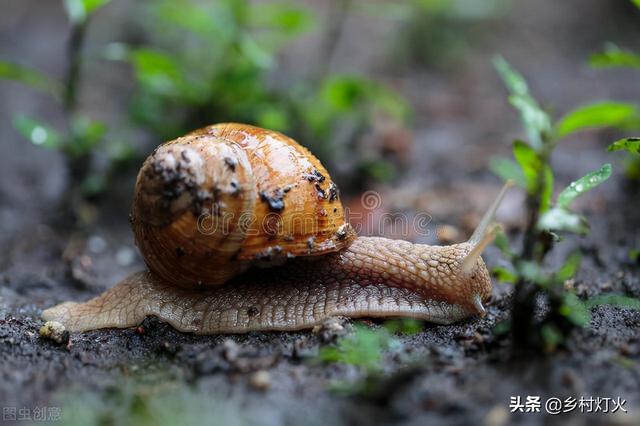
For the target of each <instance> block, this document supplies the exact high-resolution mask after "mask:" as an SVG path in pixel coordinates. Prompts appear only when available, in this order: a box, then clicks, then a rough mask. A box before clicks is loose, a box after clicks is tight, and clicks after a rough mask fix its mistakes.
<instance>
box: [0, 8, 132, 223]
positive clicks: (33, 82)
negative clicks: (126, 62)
mask: <svg viewBox="0 0 640 426" xmlns="http://www.w3.org/2000/svg"><path fill="white" fill-rule="evenodd" d="M109 1H110V0H65V1H64V7H65V10H66V12H67V16H68V18H69V21H70V22H71V24H72V25H71V28H72V30H71V37H70V42H69V45H68V57H69V64H68V69H67V74H66V76H65V78H64V79H63V80H62V81H57V80H55V79H53V78H51V77H49V76H47V75H45V74H43V73H41V72H39V71H37V70H33V69H30V68H28V67H25V66H22V65H19V64H15V63H12V62H7V61H0V78H2V79H6V80H13V81H16V82H19V83H21V84H23V85H25V86H27V87H30V88H32V89H35V90H37V91H39V92H41V93H42V94H44V95H46V96H48V97H50V98H51V99H52V100H53V101H54V102H55V103H56V104H57V105H58V106H59V108H60V109H61V110H63V111H64V113H65V121H66V122H65V123H64V124H63V126H62V128H61V129H56V128H54V126H53V125H51V124H49V123H46V122H44V121H43V120H41V119H39V118H35V117H27V116H25V115H17V116H16V117H15V118H14V125H15V127H16V129H17V130H18V131H19V132H20V134H21V135H22V136H23V137H24V138H25V139H26V140H28V141H30V142H31V143H33V144H34V145H37V146H41V147H43V148H47V149H52V150H56V151H59V152H61V153H62V154H63V155H64V157H65V159H66V162H67V167H68V169H69V170H68V172H69V180H70V183H69V188H68V190H67V195H66V196H65V197H64V199H63V200H62V203H61V204H62V205H63V206H64V209H63V210H65V212H66V211H67V210H71V211H70V212H68V213H69V214H71V215H72V216H75V217H76V219H81V216H82V212H81V210H82V207H81V204H82V202H81V199H82V198H83V197H90V196H92V195H95V194H97V193H99V192H101V191H102V190H103V189H104V187H105V185H106V180H107V174H108V173H109V170H108V169H107V170H101V171H100V172H98V171H93V170H92V169H91V165H90V163H91V160H92V154H93V153H94V152H97V151H99V152H100V153H101V154H102V155H103V156H105V157H106V158H108V160H109V162H110V164H111V165H113V166H117V165H119V164H121V163H123V162H126V161H128V160H129V159H131V158H132V156H133V151H132V149H131V147H130V146H128V145H127V144H125V143H123V142H118V141H115V140H111V139H110V138H109V137H108V135H107V126H106V124H105V123H103V122H101V121H97V120H94V119H92V118H90V117H88V116H87V115H86V114H85V113H84V112H82V111H79V110H77V108H76V104H77V86H79V84H80V79H81V74H80V72H79V69H80V68H79V67H80V64H81V61H82V46H83V38H84V31H85V28H86V25H87V22H88V20H89V18H90V17H91V15H92V14H93V13H95V12H96V11H97V10H98V9H99V8H100V7H102V6H104V5H106V4H107V3H109Z"/></svg>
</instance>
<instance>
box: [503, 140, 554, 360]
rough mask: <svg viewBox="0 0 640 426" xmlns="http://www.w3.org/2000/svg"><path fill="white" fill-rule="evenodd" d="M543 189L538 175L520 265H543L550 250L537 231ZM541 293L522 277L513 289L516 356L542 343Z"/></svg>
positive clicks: (545, 157) (544, 152)
mask: <svg viewBox="0 0 640 426" xmlns="http://www.w3.org/2000/svg"><path fill="white" fill-rule="evenodd" d="M553 146H554V145H553V144H552V143H550V142H547V143H545V145H544V146H543V148H542V149H541V153H540V162H541V163H542V169H544V168H545V167H546V166H547V165H548V164H549V160H550V153H551V150H552V149H553ZM544 186H545V174H544V173H543V172H540V173H538V176H537V182H536V188H535V191H534V193H531V194H529V195H528V196H527V201H526V205H527V226H526V229H525V233H524V239H523V243H522V253H521V256H520V259H521V260H522V261H526V262H529V261H534V262H536V263H538V264H540V263H542V260H543V259H544V257H545V255H546V254H547V252H548V251H549V250H550V249H551V244H550V239H548V238H545V237H546V236H545V235H543V232H541V231H539V230H538V221H539V219H540V207H541V205H542V194H543V191H544V189H543V188H544ZM540 292H541V288H540V286H538V285H537V284H536V283H534V282H531V281H529V280H527V279H525V278H523V277H520V278H519V279H518V281H517V282H516V285H515V290H514V296H513V303H512V306H511V333H512V338H513V345H514V349H515V352H518V351H523V352H526V350H527V349H529V348H532V347H537V346H539V345H540V344H541V343H542V342H541V339H540V338H539V333H538V332H537V329H536V324H535V307H536V299H537V298H538V295H539V294H540Z"/></svg>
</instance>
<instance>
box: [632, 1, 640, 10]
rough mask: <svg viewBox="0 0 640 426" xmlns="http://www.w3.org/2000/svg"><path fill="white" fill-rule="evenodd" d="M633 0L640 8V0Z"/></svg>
mask: <svg viewBox="0 0 640 426" xmlns="http://www.w3.org/2000/svg"><path fill="white" fill-rule="evenodd" d="M631 2H632V3H633V4H635V5H636V7H637V8H638V9H640V0H631Z"/></svg>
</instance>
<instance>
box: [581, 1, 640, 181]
mask: <svg viewBox="0 0 640 426" xmlns="http://www.w3.org/2000/svg"><path fill="white" fill-rule="evenodd" d="M631 2H632V3H633V4H634V5H636V6H637V7H638V9H640V1H639V0H631ZM589 64H590V65H591V66H592V67H593V68H596V69H599V68H634V69H637V68H640V54H639V53H637V52H633V51H631V50H627V49H622V48H620V47H618V46H617V45H616V44H614V43H611V42H609V43H607V44H606V45H605V47H604V49H603V50H602V51H601V52H597V53H594V54H593V55H591V58H589ZM616 127H618V128H621V129H624V130H638V129H639V128H640V112H639V111H638V110H637V109H636V110H635V115H634V116H633V117H631V118H630V119H628V120H622V121H621V122H620V123H617V126H616ZM637 139H638V138H627V139H623V140H620V141H617V142H614V143H613V144H611V145H610V146H609V151H626V152H627V153H628V155H627V157H626V158H625V172H626V175H627V177H628V178H629V179H633V180H640V153H639V152H638V149H637V148H634V147H636V146H637Z"/></svg>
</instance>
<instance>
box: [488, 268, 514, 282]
mask: <svg viewBox="0 0 640 426" xmlns="http://www.w3.org/2000/svg"><path fill="white" fill-rule="evenodd" d="M491 273H492V274H493V276H494V277H496V280H498V281H499V282H501V283H509V284H515V282H516V281H518V275H517V274H516V273H515V272H514V271H512V270H510V269H508V268H505V267H503V266H496V267H494V268H493V269H492V270H491Z"/></svg>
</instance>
